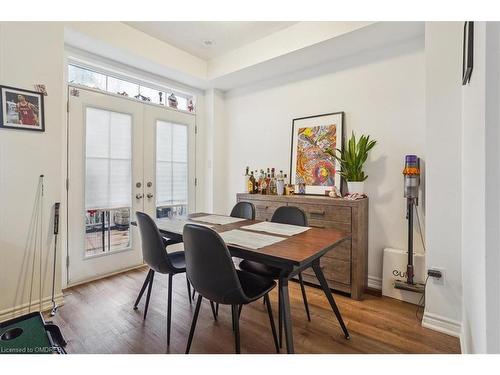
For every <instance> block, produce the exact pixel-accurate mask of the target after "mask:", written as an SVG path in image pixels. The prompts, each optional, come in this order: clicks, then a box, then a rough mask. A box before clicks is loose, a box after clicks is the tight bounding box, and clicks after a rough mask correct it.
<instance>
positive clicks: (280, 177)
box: [276, 171, 285, 195]
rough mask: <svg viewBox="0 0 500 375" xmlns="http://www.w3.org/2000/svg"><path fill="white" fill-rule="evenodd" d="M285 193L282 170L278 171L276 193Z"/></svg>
mask: <svg viewBox="0 0 500 375" xmlns="http://www.w3.org/2000/svg"><path fill="white" fill-rule="evenodd" d="M284 193H285V180H284V179H283V171H280V174H279V175H278V178H277V179H276V194H278V195H283V194H284Z"/></svg>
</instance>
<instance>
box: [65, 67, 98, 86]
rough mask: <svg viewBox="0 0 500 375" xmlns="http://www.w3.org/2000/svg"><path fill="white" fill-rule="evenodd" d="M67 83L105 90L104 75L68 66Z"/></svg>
mask: <svg viewBox="0 0 500 375" xmlns="http://www.w3.org/2000/svg"><path fill="white" fill-rule="evenodd" d="M68 82H69V83H76V84H78V85H82V86H87V87H91V88H93V89H99V90H106V76H105V75H104V74H100V73H97V72H93V71H92V70H88V69H84V68H80V67H78V66H74V65H69V66H68Z"/></svg>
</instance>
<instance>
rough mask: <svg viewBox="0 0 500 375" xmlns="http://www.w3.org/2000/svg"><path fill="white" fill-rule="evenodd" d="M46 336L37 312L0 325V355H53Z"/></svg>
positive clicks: (42, 322) (49, 341) (41, 319)
mask: <svg viewBox="0 0 500 375" xmlns="http://www.w3.org/2000/svg"><path fill="white" fill-rule="evenodd" d="M19 329H21V330H22V332H21V331H20V330H19ZM19 333H20V334H19ZM18 334H19V335H18ZM48 335H49V333H48V332H47V331H46V330H45V325H44V321H43V318H42V316H41V315H40V313H39V312H35V313H31V314H27V315H24V316H20V317H17V318H14V319H11V320H8V321H6V322H3V323H0V354H50V353H53V348H52V343H51V340H50V339H49V336H48ZM13 336H17V337H13Z"/></svg>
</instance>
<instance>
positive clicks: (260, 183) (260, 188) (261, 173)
mask: <svg viewBox="0 0 500 375" xmlns="http://www.w3.org/2000/svg"><path fill="white" fill-rule="evenodd" d="M263 175H264V170H263V169H261V170H260V175H259V182H258V189H257V191H258V193H259V194H264V193H263V192H262V190H263V189H262V188H263V186H264V178H263V177H262V176H263Z"/></svg>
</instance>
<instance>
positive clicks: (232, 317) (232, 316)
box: [231, 305, 234, 332]
mask: <svg viewBox="0 0 500 375" xmlns="http://www.w3.org/2000/svg"><path fill="white" fill-rule="evenodd" d="M231 322H232V324H233V332H234V305H231Z"/></svg>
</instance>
